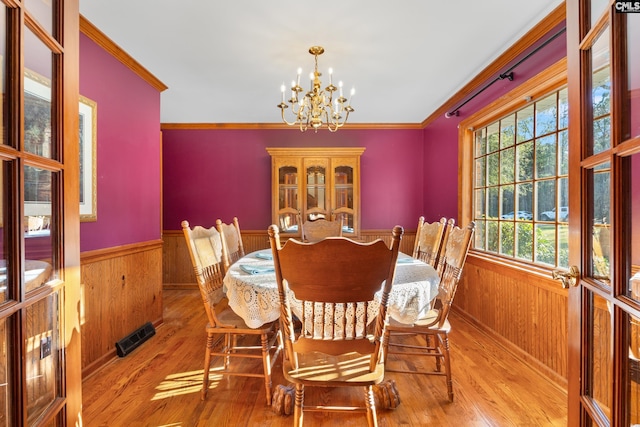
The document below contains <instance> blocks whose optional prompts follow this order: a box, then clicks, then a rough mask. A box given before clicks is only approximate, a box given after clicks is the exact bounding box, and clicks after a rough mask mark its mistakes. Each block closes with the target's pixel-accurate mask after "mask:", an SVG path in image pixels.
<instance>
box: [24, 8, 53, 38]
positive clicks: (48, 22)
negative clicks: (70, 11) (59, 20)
mask: <svg viewBox="0 0 640 427" xmlns="http://www.w3.org/2000/svg"><path fill="white" fill-rule="evenodd" d="M23 3H24V6H25V8H26V9H27V11H29V13H30V14H31V15H32V16H33V17H34V18H36V20H37V21H38V23H39V24H40V25H41V26H42V27H43V28H44V29H45V30H47V31H48V32H49V34H52V33H53V5H55V3H56V2H55V0H53V1H51V0H24V1H23Z"/></svg>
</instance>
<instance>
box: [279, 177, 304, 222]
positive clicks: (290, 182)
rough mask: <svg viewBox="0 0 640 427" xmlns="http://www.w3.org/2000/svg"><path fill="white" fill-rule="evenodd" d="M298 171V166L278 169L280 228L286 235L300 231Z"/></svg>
mask: <svg viewBox="0 0 640 427" xmlns="http://www.w3.org/2000/svg"><path fill="white" fill-rule="evenodd" d="M298 170H299V167H298V166H296V165H283V166H280V167H279V168H278V226H279V227H280V231H281V232H284V233H289V232H297V231H298V212H299V211H300V206H299V205H298V194H299V188H298V187H299V182H298Z"/></svg>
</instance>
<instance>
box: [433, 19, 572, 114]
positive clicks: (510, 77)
mask: <svg viewBox="0 0 640 427" xmlns="http://www.w3.org/2000/svg"><path fill="white" fill-rule="evenodd" d="M566 30H567V29H566V28H563V29H561V30H560V31H558V32H557V33H556V34H554V35H553V36H551V37H550V38H549V39H548V40H547V41H545V42H544V43H542V44H541V45H540V46H538V47H537V48H535V49H534V50H532V51H531V52H529V53H528V54H527V55H526V56H525V57H524V58H522V59H521V60H520V61H518V62H516V63H515V64H514V65H513V66H511V67H510V68H509V69H508V70H506V71H505V72H504V73H501V74H500V75H499V76H498V77H496V78H495V79H493V81H491V82H489V83H487V84H486V85H484V87H482V88H481V89H480V90H478V91H477V92H476V93H474V94H473V95H472V96H471V97H469V98H468V99H467V100H466V101H464V102H463V103H462V104H460V105H458V106H457V107H456V108H454V109H453V110H451V111H448V112H446V113H445V114H444V116H445V117H446V118H447V119H448V118H451V117H453V116H458V115H460V111H459V110H460V108H462V107H463V106H464V105H465V104H467V103H468V102H469V101H471V100H472V99H473V98H475V97H476V96H478V95H480V94H481V93H482V92H484V91H485V90H487V89H488V88H489V86H491V85H492V84H494V83H495V82H497V81H499V80H504V79H508V80H509V81H513V70H515V69H516V67H518V65H520V64H522V63H523V62H524V61H526V60H527V59H529V58H530V57H532V56H533V55H534V54H535V53H537V52H538V51H539V50H540V49H542V48H543V47H545V46H547V45H548V44H549V43H551V42H552V41H554V40H555V39H556V38H558V37H559V36H560V35H561V34H562V33H564V32H565V31H566Z"/></svg>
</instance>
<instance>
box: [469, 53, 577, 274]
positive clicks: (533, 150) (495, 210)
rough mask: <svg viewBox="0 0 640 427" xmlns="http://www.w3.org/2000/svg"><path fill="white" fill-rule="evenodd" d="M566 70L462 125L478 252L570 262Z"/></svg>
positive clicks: (547, 264) (524, 88)
mask: <svg viewBox="0 0 640 427" xmlns="http://www.w3.org/2000/svg"><path fill="white" fill-rule="evenodd" d="M561 62H562V61H561ZM561 67H562V65H561V64H556V65H554V66H552V67H551V68H550V70H548V71H546V72H543V73H541V74H542V76H537V77H534V78H533V79H532V80H531V81H530V82H527V83H524V84H523V85H521V87H520V88H518V89H516V90H514V91H513V93H512V94H510V95H509V96H505V97H504V98H503V99H505V100H506V101H505V104H504V105H493V104H492V105H491V106H490V107H488V108H487V109H486V111H481V112H479V113H477V114H476V115H474V116H473V117H471V118H469V119H468V120H466V121H465V122H463V123H461V127H462V126H463V125H464V128H463V129H467V130H468V131H467V132H466V136H463V141H462V143H463V147H464V156H465V158H466V160H463V166H464V167H465V169H466V170H468V171H470V177H471V178H470V179H469V180H468V181H466V185H465V184H464V183H463V191H464V192H468V193H470V195H471V197H470V200H471V203H469V204H467V205H466V206H463V210H467V213H466V215H468V217H469V218H470V219H471V220H473V221H475V222H476V236H475V242H474V249H475V250H477V251H483V252H485V253H488V254H492V255H497V256H500V257H506V258H510V259H513V260H516V261H522V262H528V263H536V264H540V265H541V266H543V267H556V266H565V267H566V266H567V265H568V237H567V236H568V223H567V221H568V215H569V210H568V175H567V174H568V147H569V144H568V132H567V125H568V108H567V106H568V101H567V89H566V87H565V83H564V82H565V79H564V77H563V75H564V72H562V71H561V70H560V69H561ZM548 73H551V74H553V75H554V76H555V78H553V79H551V80H549V79H548V78H547V77H545V76H547V75H548ZM534 92H535V93H534Z"/></svg>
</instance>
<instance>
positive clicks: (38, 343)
mask: <svg viewBox="0 0 640 427" xmlns="http://www.w3.org/2000/svg"><path fill="white" fill-rule="evenodd" d="M58 303H59V301H58V295H57V294H55V293H54V294H51V295H49V296H47V297H46V298H43V299H42V300H40V301H38V302H36V303H35V304H32V305H30V306H28V307H27V310H26V321H25V322H26V327H25V329H26V331H25V332H26V338H25V345H26V351H27V353H26V370H27V371H26V378H27V417H28V419H29V425H33V423H34V420H35V419H36V418H37V417H39V416H40V415H41V414H42V413H43V412H44V411H45V410H46V409H47V407H48V406H49V405H51V403H53V401H54V400H55V399H56V398H57V397H59V396H60V335H59V332H58V331H59V329H58V328H59V326H60V320H59V319H60V318H59V312H58Z"/></svg>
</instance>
